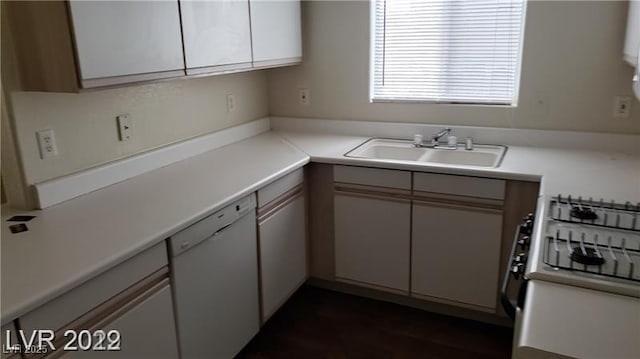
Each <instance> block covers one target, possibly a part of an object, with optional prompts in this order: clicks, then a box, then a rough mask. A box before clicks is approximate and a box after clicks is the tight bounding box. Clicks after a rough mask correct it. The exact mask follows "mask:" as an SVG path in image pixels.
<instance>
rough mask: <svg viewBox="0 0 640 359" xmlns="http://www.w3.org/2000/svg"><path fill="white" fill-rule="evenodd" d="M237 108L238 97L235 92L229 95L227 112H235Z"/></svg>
mask: <svg viewBox="0 0 640 359" xmlns="http://www.w3.org/2000/svg"><path fill="white" fill-rule="evenodd" d="M235 110H236V97H235V96H233V94H228V95H227V112H233V111H235Z"/></svg>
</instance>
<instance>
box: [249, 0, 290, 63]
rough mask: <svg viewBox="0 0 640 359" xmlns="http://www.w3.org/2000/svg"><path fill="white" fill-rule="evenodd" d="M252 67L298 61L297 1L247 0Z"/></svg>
mask: <svg viewBox="0 0 640 359" xmlns="http://www.w3.org/2000/svg"><path fill="white" fill-rule="evenodd" d="M250 7H251V36H252V41H253V61H254V63H255V66H269V65H276V64H281V63H293V62H299V61H300V58H301V57H302V38H301V25H300V1H299V0H251V1H250Z"/></svg>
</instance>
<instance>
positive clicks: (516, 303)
mask: <svg viewBox="0 0 640 359" xmlns="http://www.w3.org/2000/svg"><path fill="white" fill-rule="evenodd" d="M521 228H522V225H518V226H517V227H516V234H515V236H514V238H513V244H512V246H511V253H510V254H509V262H508V263H507V269H506V271H505V274H504V277H503V279H502V289H501V291H500V302H501V303H502V307H503V308H504V311H505V313H507V315H508V316H509V318H511V319H512V320H515V318H516V309H517V308H522V307H523V305H524V299H525V297H526V293H527V280H526V279H525V278H524V276H523V279H524V283H522V285H521V286H520V288H519V289H518V298H517V299H516V300H512V299H510V298H509V296H508V295H507V290H508V289H509V282H510V281H511V278H512V275H511V264H512V262H511V261H512V260H513V255H514V254H515V252H516V246H517V245H518V237H519V236H520V231H521Z"/></svg>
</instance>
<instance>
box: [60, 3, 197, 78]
mask: <svg viewBox="0 0 640 359" xmlns="http://www.w3.org/2000/svg"><path fill="white" fill-rule="evenodd" d="M69 7H70V10H71V23H72V24H71V25H72V28H73V33H74V36H75V44H76V51H77V59H78V62H79V64H78V65H79V72H80V80H81V81H82V83H83V87H93V86H101V85H110V84H113V83H118V82H131V81H142V80H148V79H152V78H160V77H169V76H170V75H169V76H168V74H167V73H166V72H168V71H177V72H176V74H175V75H180V74H184V59H183V53H182V39H181V33H180V17H179V9H178V2H177V1H70V3H69ZM153 73H155V74H153ZM140 74H149V75H147V76H138V77H137V78H136V79H129V81H107V82H104V81H94V82H93V83H92V82H91V81H87V80H91V79H100V78H108V77H119V76H130V75H140Z"/></svg>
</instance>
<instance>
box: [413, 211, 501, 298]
mask: <svg viewBox="0 0 640 359" xmlns="http://www.w3.org/2000/svg"><path fill="white" fill-rule="evenodd" d="M412 231H413V233H412V238H413V242H412V247H411V251H412V260H411V265H412V269H411V288H412V289H411V291H412V293H416V294H420V295H425V296H428V297H430V298H433V299H443V300H447V301H451V302H452V304H455V303H463V304H471V305H473V306H479V307H482V308H486V309H489V310H493V309H495V307H496V300H497V292H498V277H499V274H498V267H499V265H500V240H501V232H502V212H501V211H499V210H490V209H480V208H474V207H466V206H453V205H445V204H427V203H423V202H417V201H416V202H414V206H413V230H412Z"/></svg>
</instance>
